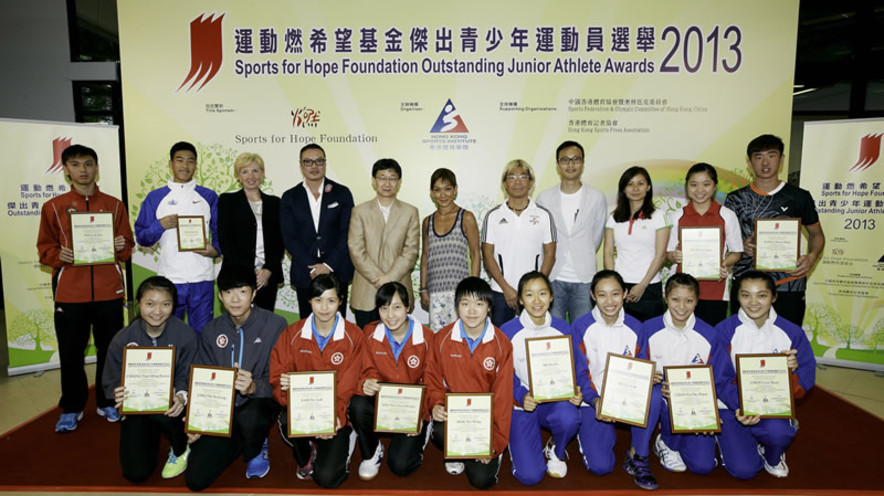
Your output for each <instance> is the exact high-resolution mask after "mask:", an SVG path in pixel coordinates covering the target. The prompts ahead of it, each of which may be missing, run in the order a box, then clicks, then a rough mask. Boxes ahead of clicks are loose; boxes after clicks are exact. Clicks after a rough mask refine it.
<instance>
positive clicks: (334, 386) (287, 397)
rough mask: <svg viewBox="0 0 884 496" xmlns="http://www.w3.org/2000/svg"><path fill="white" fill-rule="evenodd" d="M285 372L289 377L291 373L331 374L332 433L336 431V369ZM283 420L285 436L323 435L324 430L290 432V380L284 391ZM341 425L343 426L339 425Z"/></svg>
mask: <svg viewBox="0 0 884 496" xmlns="http://www.w3.org/2000/svg"><path fill="white" fill-rule="evenodd" d="M286 374H287V375H288V376H289V377H291V376H293V375H307V374H310V375H329V374H331V376H332V418H333V419H334V425H333V426H332V434H334V433H336V432H337V427H338V377H337V376H338V371H337V370H305V371H303V372H286ZM285 398H286V402H285V415H286V417H285V420H286V426H287V427H286V437H288V438H299V437H316V436H324V435H325V433H324V432H315V433H306V434H292V386H291V382H290V383H289V389H288V391H286V393H285ZM341 427H343V426H341Z"/></svg>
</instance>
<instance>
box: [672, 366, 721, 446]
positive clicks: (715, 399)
mask: <svg viewBox="0 0 884 496" xmlns="http://www.w3.org/2000/svg"><path fill="white" fill-rule="evenodd" d="M673 369H690V370H706V371H708V373H709V383H710V385H711V386H712V408H713V411H714V412H715V425H716V426H717V427H716V428H715V430H712V431H710V430H703V429H676V428H675V421H674V420H673V421H671V422H670V424H671V427H672V433H673V434H693V433H699V434H709V433H713V432H714V433H719V432H721V416H720V415H719V414H718V392H717V391H715V373H714V371H713V370H712V365H673V366H668V367H663V376H664V377H666V378H667V380H668V379H669V374H668V373H667V371H668V370H673ZM669 394H670V395H671V394H672V384H670V385H669ZM666 403H667V404H668V405H669V418H670V419H674V418H675V416H674V415H673V414H672V401H671V400H670V401H667V402H666Z"/></svg>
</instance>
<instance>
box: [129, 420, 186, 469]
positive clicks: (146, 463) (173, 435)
mask: <svg viewBox="0 0 884 496" xmlns="http://www.w3.org/2000/svg"><path fill="white" fill-rule="evenodd" d="M182 417H183V416H182V415H179V416H178V417H167V416H165V415H162V414H157V415H127V416H126V417H125V418H123V420H122V421H121V422H120V465H121V466H122V467H123V477H125V478H126V479H127V480H129V481H131V482H144V481H145V480H147V479H148V478H149V477H150V476H151V474H153V471H154V470H156V468H157V457H158V455H159V450H160V436H161V435H162V436H166V438H168V439H169V441H170V442H171V443H172V452H173V453H175V456H181V455H182V454H183V453H184V451H185V450H186V449H187V434H185V433H184V422H182V421H181V419H182Z"/></svg>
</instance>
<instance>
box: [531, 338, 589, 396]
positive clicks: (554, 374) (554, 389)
mask: <svg viewBox="0 0 884 496" xmlns="http://www.w3.org/2000/svg"><path fill="white" fill-rule="evenodd" d="M525 351H526V356H527V358H528V384H529V388H530V389H531V396H533V397H534V399H535V400H536V401H537V402H538V403H547V402H551V401H565V400H568V399H570V398H571V397H572V396H574V395H576V394H577V386H576V384H577V381H576V380H575V376H574V354H573V351H572V349H571V337H570V336H555V337H546V338H531V339H526V340H525Z"/></svg>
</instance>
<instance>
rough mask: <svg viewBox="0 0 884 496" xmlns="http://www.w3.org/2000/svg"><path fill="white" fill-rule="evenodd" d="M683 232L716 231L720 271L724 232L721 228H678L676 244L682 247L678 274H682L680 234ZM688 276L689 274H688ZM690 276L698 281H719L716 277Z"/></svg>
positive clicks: (682, 244) (682, 245)
mask: <svg viewBox="0 0 884 496" xmlns="http://www.w3.org/2000/svg"><path fill="white" fill-rule="evenodd" d="M685 230H693V231H699V230H707V231H718V252H717V253H718V267H719V271H720V270H721V264H722V260H721V252H722V251H723V250H722V247H721V245H722V244H723V241H724V232H723V230H722V228H721V226H684V227H681V226H679V228H678V243H679V244H680V245H681V247H682V263H680V264H678V265H679V267H678V270H679V271H680V272H684V242H683V241H682V239H681V234H682V232H684V231H685ZM688 274H690V272H688ZM691 275H692V276H694V278H695V279H696V280H698V281H718V280H719V279H720V278H719V277H717V276H716V277H697V276H695V275H694V274H691Z"/></svg>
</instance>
